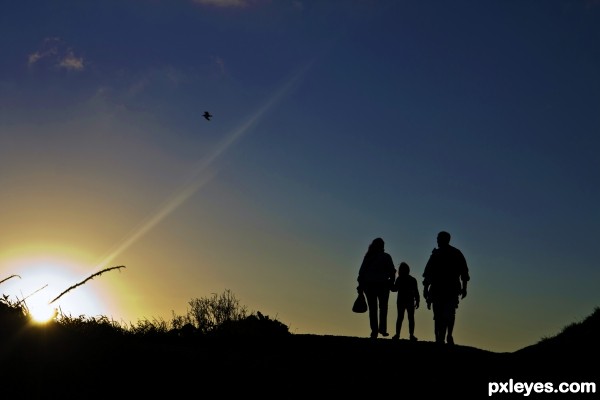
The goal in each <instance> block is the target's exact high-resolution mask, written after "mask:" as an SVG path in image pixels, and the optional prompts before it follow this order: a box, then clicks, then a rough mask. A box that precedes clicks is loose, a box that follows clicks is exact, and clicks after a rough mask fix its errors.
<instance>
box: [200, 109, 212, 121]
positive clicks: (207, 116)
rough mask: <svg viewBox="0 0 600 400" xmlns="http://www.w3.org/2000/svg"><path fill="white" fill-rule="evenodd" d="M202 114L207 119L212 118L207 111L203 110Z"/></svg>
mask: <svg viewBox="0 0 600 400" xmlns="http://www.w3.org/2000/svg"><path fill="white" fill-rule="evenodd" d="M202 116H203V117H204V118H206V120H207V121H210V119H211V118H212V115H211V114H210V113H209V112H208V111H204V114H202Z"/></svg>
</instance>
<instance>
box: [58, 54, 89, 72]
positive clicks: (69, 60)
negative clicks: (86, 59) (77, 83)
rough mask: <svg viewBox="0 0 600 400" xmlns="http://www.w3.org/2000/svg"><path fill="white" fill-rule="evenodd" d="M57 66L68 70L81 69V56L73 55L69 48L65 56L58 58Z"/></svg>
mask: <svg viewBox="0 0 600 400" xmlns="http://www.w3.org/2000/svg"><path fill="white" fill-rule="evenodd" d="M58 66H59V67H61V68H65V69H68V70H75V71H81V70H83V68H84V66H83V57H79V58H78V57H75V54H73V51H72V50H69V51H68V52H67V54H66V56H65V57H64V58H63V59H62V60H60V62H59V63H58Z"/></svg>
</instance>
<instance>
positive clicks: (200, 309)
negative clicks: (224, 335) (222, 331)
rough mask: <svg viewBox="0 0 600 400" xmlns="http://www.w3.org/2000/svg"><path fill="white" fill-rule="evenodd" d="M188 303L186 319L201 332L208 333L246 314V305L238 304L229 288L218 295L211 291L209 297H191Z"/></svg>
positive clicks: (240, 318) (241, 318)
mask: <svg viewBox="0 0 600 400" xmlns="http://www.w3.org/2000/svg"><path fill="white" fill-rule="evenodd" d="M188 304H189V306H190V310H189V311H188V313H187V315H188V318H187V320H188V321H189V322H190V323H192V325H194V326H195V327H196V329H197V330H198V333H201V334H207V333H210V332H212V331H214V330H215V329H216V328H217V327H219V326H221V325H223V324H225V323H229V322H232V321H240V320H243V319H245V318H246V316H247V314H248V312H247V310H246V307H244V306H241V305H240V301H239V300H238V299H237V298H236V297H235V295H234V294H233V293H231V291H230V290H229V289H226V290H225V291H224V292H223V293H221V294H220V295H217V294H216V293H213V295H212V296H211V297H201V298H196V299H192V300H190V301H189V303H188ZM178 321H180V320H178Z"/></svg>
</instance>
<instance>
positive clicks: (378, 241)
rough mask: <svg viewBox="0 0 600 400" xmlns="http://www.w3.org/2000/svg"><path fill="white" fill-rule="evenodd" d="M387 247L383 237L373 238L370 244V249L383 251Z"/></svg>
mask: <svg viewBox="0 0 600 400" xmlns="http://www.w3.org/2000/svg"><path fill="white" fill-rule="evenodd" d="M384 249H385V242H384V241H383V239H382V238H380V237H378V238H375V239H373V241H372V242H371V245H370V246H369V251H383V250H384Z"/></svg>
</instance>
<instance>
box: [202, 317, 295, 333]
mask: <svg viewBox="0 0 600 400" xmlns="http://www.w3.org/2000/svg"><path fill="white" fill-rule="evenodd" d="M213 333H214V334H215V335H217V336H248V337H281V336H286V335H289V334H290V331H289V328H288V326H287V325H285V324H283V323H282V322H280V321H277V320H276V319H271V318H269V316H265V315H263V314H262V313H261V312H260V311H258V312H257V313H256V315H255V314H252V315H249V316H247V317H246V318H243V319H239V320H230V321H225V322H224V323H222V324H221V325H219V326H218V327H216V329H215V330H214V332H213Z"/></svg>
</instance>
